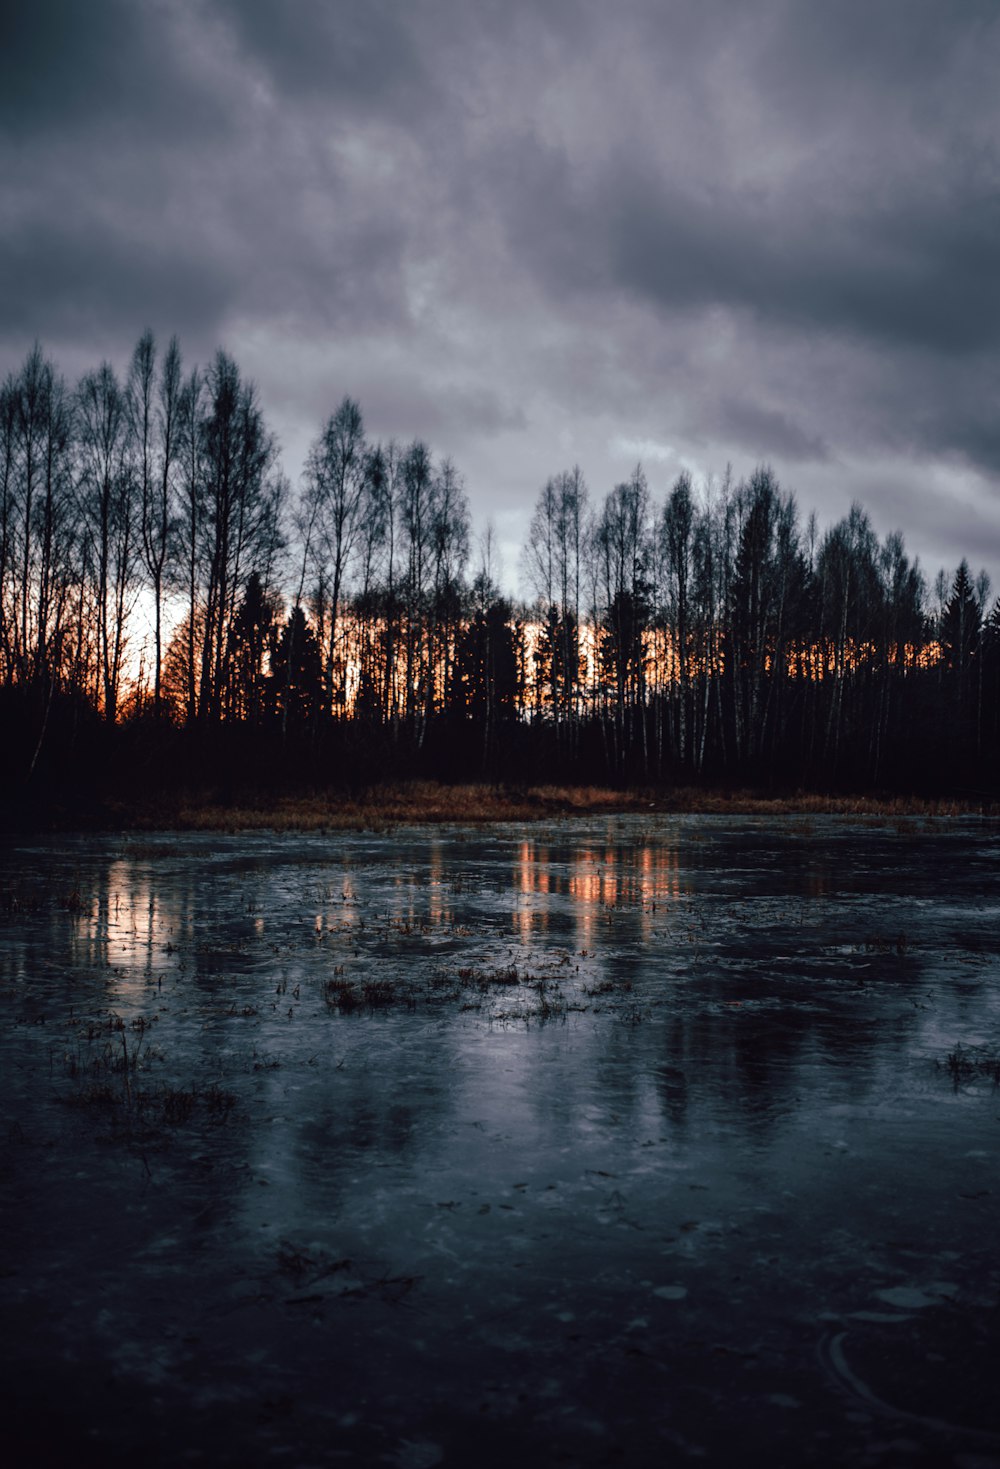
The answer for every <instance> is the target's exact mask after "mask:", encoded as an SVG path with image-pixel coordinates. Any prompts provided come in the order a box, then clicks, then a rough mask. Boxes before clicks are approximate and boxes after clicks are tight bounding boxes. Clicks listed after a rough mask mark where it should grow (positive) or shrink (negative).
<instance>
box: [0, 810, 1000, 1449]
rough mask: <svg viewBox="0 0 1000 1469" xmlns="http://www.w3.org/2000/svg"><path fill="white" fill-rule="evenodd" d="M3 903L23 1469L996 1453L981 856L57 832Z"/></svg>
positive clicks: (16, 1374) (847, 848)
mask: <svg viewBox="0 0 1000 1469" xmlns="http://www.w3.org/2000/svg"><path fill="white" fill-rule="evenodd" d="M0 884H2V886H0V995H2V1000H3V1011H2V1013H3V1024H2V1027H0V1087H2V1099H3V1118H4V1121H3V1128H2V1132H0V1167H2V1173H0V1198H2V1205H3V1208H2V1224H0V1229H2V1247H3V1252H2V1259H0V1275H2V1279H0V1301H2V1303H3V1318H4V1322H5V1327H4V1334H3V1349H2V1350H3V1373H2V1374H0V1376H2V1384H3V1385H2V1389H0V1398H2V1406H3V1415H4V1416H3V1421H4V1424H5V1428H6V1430H7V1437H8V1441H9V1439H10V1436H11V1435H13V1438H14V1440H15V1442H21V1443H23V1446H24V1451H28V1450H29V1449H30V1452H31V1453H32V1454H33V1457H34V1460H35V1461H36V1462H39V1463H41V1462H54V1461H56V1460H57V1459H58V1456H59V1455H65V1457H66V1460H67V1462H78V1463H80V1462H89V1461H90V1460H92V1461H93V1462H100V1463H102V1464H116V1463H119V1462H122V1463H124V1462H125V1461H126V1460H127V1459H128V1460H130V1461H132V1460H134V1459H135V1455H136V1452H137V1451H141V1462H142V1463H143V1464H144V1465H150V1464H156V1463H163V1464H165V1465H166V1464H170V1465H176V1464H178V1463H182V1462H189V1463H197V1462H199V1461H201V1462H204V1463H206V1464H211V1465H217V1464H227V1463H232V1464H234V1465H235V1464H245V1463H257V1462H261V1463H264V1462H267V1463H289V1464H295V1465H302V1466H306V1465H319V1464H352V1463H353V1464H358V1465H367V1464H385V1465H389V1466H396V1469H432V1466H434V1465H437V1464H443V1465H448V1466H465V1465H476V1466H484V1465H485V1466H491V1465H500V1464H503V1465H507V1464H510V1463H512V1462H513V1463H514V1464H518V1463H520V1464H521V1465H525V1466H527V1465H534V1464H546V1465H548V1464H567V1465H576V1464H579V1465H588V1466H589V1465H622V1466H645V1465H650V1466H652V1465H656V1466H662V1465H664V1464H669V1463H673V1462H678V1463H681V1462H686V1461H687V1460H688V1459H693V1460H701V1461H702V1462H705V1461H706V1460H707V1461H708V1462H712V1463H720V1464H725V1463H734V1462H741V1463H757V1462H766V1463H769V1464H774V1465H786V1464H787V1465H793V1464H794V1465H799V1464H848V1463H850V1464H864V1465H890V1464H891V1465H895V1464H927V1465H939V1464H948V1465H954V1466H956V1469H989V1466H1000V1394H998V1393H997V1390H996V1382H997V1363H998V1361H1000V1246H998V1243H997V1242H998V1240H1000V1092H998V1091H997V1080H998V1079H1000V834H998V832H997V829H996V827H995V826H993V825H990V824H987V823H981V822H976V821H973V820H959V819H954V820H941V819H939V820H936V821H906V822H900V823H893V822H891V821H886V822H869V823H852V822H848V821H844V820H842V819H836V818H811V819H805V818H794V817H789V818H785V819H784V820H782V821H780V822H778V821H774V820H768V821H765V820H761V819H755V818H734V819H728V818H724V817H678V818H667V817H659V816H657V817H650V818H648V819H644V818H641V817H635V816H631V817H620V818H612V819H606V818H602V819H600V820H587V819H580V820H572V821H565V822H561V823H558V824H553V825H552V826H550V827H548V828H544V829H543V828H541V827H510V826H500V827H495V828H491V829H486V830H475V831H473V830H467V829H460V828H441V829H436V830H423V829H421V830H417V829H412V828H411V829H407V830H403V831H399V832H396V833H393V834H388V835H370V834H356V835H355V834H346V835H345V834H342V833H335V834H331V835H328V836H322V835H310V836H296V835H280V836H275V835H267V834H253V835H241V836H222V835H220V836H196V837H192V836H166V835H165V836H162V837H152V838H146V837H143V838H141V839H140V838H136V839H133V840H129V839H124V838H112V837H100V838H90V837H88V838H83V837H81V838H66V837H60V838H52V839H44V840H31V841H23V842H17V841H8V842H7V843H6V844H5V846H4V847H3V849H2V850H0ZM81 1455H82V1457H81ZM88 1456H89V1457H88Z"/></svg>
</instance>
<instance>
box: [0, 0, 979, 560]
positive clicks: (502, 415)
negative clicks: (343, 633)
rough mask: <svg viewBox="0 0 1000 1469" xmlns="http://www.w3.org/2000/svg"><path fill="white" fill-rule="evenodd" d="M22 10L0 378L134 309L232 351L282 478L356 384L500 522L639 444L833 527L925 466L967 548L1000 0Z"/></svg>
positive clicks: (4, 152) (96, 333)
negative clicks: (727, 475) (268, 412)
mask: <svg viewBox="0 0 1000 1469" xmlns="http://www.w3.org/2000/svg"><path fill="white" fill-rule="evenodd" d="M8 8H9V9H13V10H14V11H15V12H16V13H15V14H13V16H12V17H10V18H8V20H7V22H6V31H5V37H4V40H5V44H4V47H3V50H2V52H0V171H2V177H3V180H4V182H3V186H2V188H3V199H2V204H3V209H2V211H0V366H3V367H4V369H5V370H6V368H7V367H10V366H13V365H14V364H15V363H16V362H17V361H18V360H19V358H20V357H21V356H22V355H23V353H24V351H25V350H26V348H27V346H29V345H30V342H31V341H32V340H33V339H34V338H35V336H40V337H41V338H42V339H43V342H44V344H45V345H46V346H48V347H49V348H50V349H51V350H52V351H53V352H54V353H55V354H56V356H57V357H64V358H65V360H67V361H69V362H72V363H74V364H75V363H79V362H82V361H85V360H87V354H88V352H89V353H90V354H91V355H92V356H93V358H95V359H96V358H97V357H98V356H100V355H102V354H105V353H108V354H112V355H115V354H117V355H118V356H119V359H120V360H124V358H125V357H126V356H127V353H128V351H129V350H130V347H131V344H132V342H133V341H134V340H135V338H136V336H137V335H138V333H139V331H140V330H141V329H142V328H143V326H144V325H146V323H147V322H149V323H151V324H153V325H154V326H155V327H156V329H157V330H158V331H159V332H160V333H161V335H163V336H166V335H168V334H169V333H170V332H172V331H177V332H179V333H180V335H181V338H182V344H183V345H184V347H185V349H186V351H187V353H188V355H189V356H191V355H194V356H200V357H202V358H204V357H205V356H206V355H207V354H208V353H209V352H210V351H211V350H212V348H213V347H214V346H215V345H216V344H217V343H220V342H221V343H223V344H225V345H228V346H230V347H231V348H232V349H233V350H235V351H236V352H237V355H239V356H241V360H243V359H244V358H245V360H246V363H247V367H248V370H250V371H252V372H253V374H254V375H255V376H256V377H257V378H258V380H259V383H260V387H261V391H262V395H263V398H264V401H265V404H267V403H268V402H270V403H273V404H274V405H275V409H274V411H275V414H276V418H277V422H276V426H277V428H278V430H279V433H280V434H281V436H282V437H283V438H284V439H285V441H286V443H287V444H288V445H290V446H292V452H294V453H295V454H298V453H300V449H301V445H302V444H303V443H305V442H307V441H308V437H309V434H310V432H311V430H310V428H309V420H310V418H313V419H315V421H316V423H317V425H318V421H319V420H320V418H321V417H322V416H323V414H325V413H326V412H328V411H329V409H330V407H331V406H333V404H334V403H335V402H336V401H337V399H339V397H340V396H342V395H343V393H345V392H349V393H352V394H354V395H356V396H359V397H360V398H361V399H362V407H363V408H364V409H365V410H366V414H367V417H368V419H369V422H370V423H371V424H372V425H373V427H376V428H377V431H378V432H380V433H386V434H389V433H395V434H397V435H399V436H400V437H405V436H409V435H412V434H418V433H419V434H422V435H424V436H427V437H430V438H432V440H433V439H435V438H439V439H440V442H439V443H437V444H435V447H436V448H438V449H439V451H440V452H447V453H451V454H453V455H454V456H455V458H456V459H457V460H458V462H459V467H460V468H467V471H468V479H469V487H470V493H471V494H472V496H473V500H474V503H475V504H476V505H477V507H478V509H479V510H480V513H482V514H485V513H486V512H487V511H489V510H492V511H493V512H494V513H499V512H500V511H503V512H504V523H505V524H506V525H508V526H509V525H511V524H513V523H514V521H515V520H516V515H515V511H517V510H518V508H520V512H521V514H522V518H523V521H524V523H525V524H526V523H527V519H528V517H529V515H530V510H531V503H530V502H531V498H532V497H533V494H534V493H535V491H536V490H537V487H538V486H540V485H541V483H543V481H544V479H545V477H546V476H547V475H548V474H550V473H552V472H554V471H555V470H556V469H558V468H560V467H562V461H563V460H567V461H571V460H572V458H573V457H579V456H580V455H581V454H587V455H589V456H590V462H589V463H585V464H584V468H585V470H586V471H587V472H588V476H589V478H590V479H591V482H592V484H593V486H594V489H595V492H597V493H601V492H602V487H603V488H608V487H610V485H611V484H612V483H613V482H614V477H615V476H616V475H619V473H620V468H621V466H620V464H618V463H617V461H616V460H615V457H614V454H613V453H612V452H611V451H609V450H608V449H607V446H608V445H609V444H611V443H612V442H615V441H617V442H619V443H620V442H622V441H630V442H631V441H635V442H644V441H648V442H650V443H654V444H669V445H670V446H672V447H671V451H670V453H671V454H672V455H674V456H675V459H670V456H669V455H668V456H667V457H666V458H664V459H663V460H662V462H658V463H657V465H656V466H655V472H654V466H651V479H653V480H654V487H655V484H656V476H657V475H658V474H659V473H660V471H661V470H662V473H663V474H664V475H668V474H673V473H675V472H676V468H677V467H678V465H679V464H680V463H681V462H683V463H692V464H695V465H697V466H701V467H702V468H703V470H704V472H706V473H707V472H709V471H711V470H719V469H721V468H722V467H723V466H724V464H725V463H726V461H727V460H729V459H732V460H734V462H735V464H736V466H737V471H738V472H739V471H740V469H741V468H743V467H750V465H751V464H752V463H753V462H754V461H755V460H756V459H758V458H767V459H770V460H771V461H773V462H774V463H775V467H776V468H777V469H778V472H779V474H780V475H781V477H782V479H783V480H785V481H786V482H789V483H790V484H791V482H793V481H794V482H796V483H795V487H798V488H799V489H800V499H801V500H802V502H803V503H804V505H805V507H806V508H808V506H809V503H810V502H809V495H810V494H814V495H815V497H816V500H817V503H818V507H819V509H820V512H821V514H822V515H826V516H836V515H837V514H840V513H843V510H844V509H846V506H847V504H849V503H850V499H851V498H853V497H854V496H855V495H858V496H860V498H862V499H864V498H865V495H866V494H870V495H871V496H872V497H873V500H874V504H873V510H876V511H877V510H878V506H879V505H881V506H882V507H883V509H884V511H885V513H886V515H888V514H889V513H890V511H891V512H892V513H893V514H895V511H896V509H898V508H899V501H898V494H897V491H896V489H895V488H894V487H897V486H899V485H904V484H906V483H908V482H912V483H914V484H915V483H917V482H918V481H919V480H921V477H923V478H924V479H925V480H926V482H927V484H933V485H934V492H933V494H931V493H930V492H929V491H928V492H927V493H926V494H925V493H916V492H914V493H913V494H911V495H910V496H909V498H908V500H907V502H906V504H907V506H908V508H909V511H910V512H911V513H912V517H913V524H912V526H911V525H909V524H907V523H906V517H905V515H901V516H900V521H901V523H902V528H903V529H904V531H906V532H907V534H908V536H909V535H910V534H911V532H912V534H913V535H914V537H917V538H919V537H921V536H922V537H924V543H930V542H933V541H935V539H936V540H937V541H939V542H940V543H941V544H942V545H944V544H945V529H946V527H948V526H951V527H952V528H953V529H954V533H955V535H958V534H960V530H961V526H962V525H963V524H966V525H967V526H968V528H969V532H970V535H974V536H975V537H976V538H977V541H978V542H980V543H986V542H988V541H989V536H988V534H987V532H986V531H985V530H984V525H983V523H982V520H983V518H984V517H985V519H986V521H988V519H989V514H990V510H989V504H990V501H989V498H988V492H987V490H986V486H988V484H989V483H990V482H991V477H995V475H996V473H997V472H998V471H1000V437H998V430H997V427H996V424H997V411H996V404H997V402H998V401H1000V273H998V272H997V271H996V269H995V265H994V256H995V252H996V240H997V239H998V238H1000V189H998V184H1000V145H998V139H1000V101H998V98H997V95H996V85H995V81H996V76H997V74H998V72H1000V17H998V16H997V14H996V9H995V5H994V4H993V3H992V0H989V3H987V0H954V3H952V4H950V5H947V6H944V5H941V4H939V3H937V0H882V3H880V4H879V5H878V6H875V7H873V6H871V5H870V4H869V3H867V0H844V3H842V4H838V5H828V6H821V5H815V6H813V5H809V6H806V5H801V4H798V3H793V0H755V3H752V4H747V3H745V0H715V3H705V0H671V3H668V4H663V3H660V0H625V3H623V4H622V5H621V6H618V7H616V8H615V9H614V11H612V10H611V9H609V8H608V7H607V6H606V5H602V4H598V3H596V0H553V3H552V4H549V5H546V6H538V5H537V4H534V3H530V0H504V3H501V0H486V3H483V4H479V5H476V6H464V5H461V4H460V3H458V0H414V3H412V4H407V5H403V4H399V3H394V0H343V3H340V0H338V3H337V4H336V5H330V4H325V3H320V0H287V3H284V4H280V5H279V4H273V3H269V0H169V3H168V0H145V3H139V0H93V3H90V4H87V5H80V4H77V3H75V0H36V3H35V4H33V5H31V6H27V5H24V6H18V7H8ZM602 446H604V447H602ZM288 468H289V469H290V471H291V472H292V474H293V475H294V474H295V473H296V472H297V469H298V464H297V463H295V462H290V463H289V464H288ZM970 476H971V482H974V483H975V485H976V486H978V487H979V488H978V489H977V490H976V492H975V495H973V496H972V498H970V494H971V492H970V491H969V488H968V487H969V483H970ZM942 506H943V507H944V508H943V509H942ZM976 517H980V518H979V519H977V518H976ZM948 545H949V546H950V545H952V541H948Z"/></svg>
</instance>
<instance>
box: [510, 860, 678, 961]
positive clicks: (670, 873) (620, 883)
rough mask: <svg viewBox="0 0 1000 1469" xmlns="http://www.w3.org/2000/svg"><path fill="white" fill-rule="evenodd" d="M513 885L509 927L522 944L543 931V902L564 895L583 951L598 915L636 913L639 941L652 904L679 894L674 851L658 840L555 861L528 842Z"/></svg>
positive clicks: (547, 912) (546, 920)
mask: <svg viewBox="0 0 1000 1469" xmlns="http://www.w3.org/2000/svg"><path fill="white" fill-rule="evenodd" d="M513 886H514V891H515V892H516V893H517V894H518V896H519V899H520V901H519V902H518V904H517V907H516V909H515V911H514V915H513V926H514V928H515V929H516V930H517V932H518V933H519V935H520V937H521V938H522V939H526V938H528V937H530V936H531V935H532V934H534V933H537V932H539V931H541V930H544V929H546V928H548V926H549V915H550V911H551V906H552V905H551V902H546V901H544V900H545V899H550V900H551V899H553V898H557V897H562V896H566V895H568V896H569V897H570V898H572V899H573V900H574V902H573V913H574V916H575V919H576V926H577V936H578V940H579V944H580V946H582V947H584V948H589V947H590V946H591V943H592V940H593V937H594V925H595V923H596V922H597V919H598V917H599V915H600V914H601V912H602V911H606V910H609V909H616V908H620V909H631V910H633V911H637V912H638V913H639V915H640V924H641V929H642V934H643V937H644V938H645V937H648V935H649V933H650V931H651V918H652V915H653V913H654V912H655V911H656V906H657V904H658V903H667V902H670V901H672V900H674V899H678V898H680V897H682V896H683V895H684V892H685V888H684V884H683V883H682V880H681V873H680V849H679V847H678V846H677V845H676V844H670V843H666V842H663V841H656V842H647V843H644V844H642V845H641V846H636V847H622V846H616V845H613V844H611V843H606V844H604V845H602V846H600V847H579V848H575V849H573V850H572V851H571V852H568V853H567V854H566V856H565V858H564V859H562V861H560V859H559V858H558V857H557V856H556V855H554V854H553V852H552V849H551V847H550V846H549V844H548V843H542V842H536V841H534V840H533V839H531V838H528V839H527V840H525V841H523V842H522V843H521V845H520V848H519V850H518V854H517V857H516V859H515V868H514V884H513ZM538 900H541V901H538Z"/></svg>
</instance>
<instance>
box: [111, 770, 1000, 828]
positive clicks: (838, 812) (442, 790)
mask: <svg viewBox="0 0 1000 1469" xmlns="http://www.w3.org/2000/svg"><path fill="white" fill-rule="evenodd" d="M993 810H994V808H993V805H992V803H990V804H988V805H984V804H982V803H974V802H962V801H944V800H920V799H915V798H912V797H906V798H899V797H896V798H892V799H886V798H880V797H877V796H824V795H812V794H807V793H803V792H799V793H795V794H791V795H782V796H774V795H766V794H762V793H760V792H755V791H752V790H735V791H726V790H714V791H713V790H707V791H706V790H698V789H696V788H694V787H675V788H673V789H662V788H660V789H656V788H650V789H644V790H625V791H623V790H613V789H609V788H607V787H601V786H578V787H574V786H551V785H540V786H531V787H528V788H525V789H520V790H519V789H513V788H507V787H499V786H490V785H454V786H451V785H443V784H440V783H439V782H436V781H413V782H410V783H404V784H397V785H386V786H374V787H372V788H371V789H369V790H368V791H365V792H364V793H362V794H359V795H352V796H347V795H339V794H337V793H336V792H332V793H331V792H324V793H316V794H313V795H309V796H290V797H283V796H278V797H274V798H262V799H244V800H237V801H235V802H233V803H232V804H229V803H225V804H223V803H221V802H218V801H216V800H214V799H212V798H211V797H208V798H206V799H204V800H199V799H198V798H197V797H195V796H187V797H181V798H179V799H178V800H177V801H176V802H175V803H169V802H165V801H160V802H157V803H155V804H150V805H138V806H134V807H123V806H117V805H112V806H109V807H107V808H106V809H105V810H104V811H103V813H101V815H100V816H99V817H98V818H97V823H98V824H99V825H102V826H106V827H122V828H130V829H139V830H145V831H150V830H156V829H160V830H163V829H169V830H178V831H251V830H270V831H338V830H340V831H344V830H347V831H379V830H385V829H387V828H391V827H397V826H409V825H438V824H457V825H484V824H489V823H492V822H500V821H515V822H534V821H545V820H551V819H553V818H560V817H569V816H592V815H602V814H608V815H612V814H618V813H622V814H626V813H644V812H645V813H659V814H661V815H662V814H678V815H680V814H696V813H704V814H709V815H728V816H786V815H814V816H824V815H828V816H845V817H849V816H864V817H888V818H898V817H904V816H962V815H973V814H981V815H991V814H993Z"/></svg>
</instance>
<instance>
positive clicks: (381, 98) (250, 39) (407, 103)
mask: <svg viewBox="0 0 1000 1469" xmlns="http://www.w3.org/2000/svg"><path fill="white" fill-rule="evenodd" d="M219 13H220V14H221V15H222V16H223V17H225V18H226V19H227V20H228V22H229V24H230V25H231V27H232V29H233V32H234V33H235V35H236V36H237V37H238V39H239V41H240V43H241V45H242V46H243V48H244V49H245V51H246V53H247V55H249V56H251V57H253V58H254V60H255V61H256V62H257V64H259V65H260V66H261V67H262V68H263V69H264V70H265V71H266V72H267V73H268V75H269V76H270V77H271V78H272V79H273V82H274V84H275V85H276V87H277V88H278V89H279V90H280V91H281V92H282V93H284V94H286V95H289V94H294V95H296V96H299V97H302V96H303V95H304V96H307V97H309V98H310V99H315V98H319V99H321V100H322V101H323V102H324V103H327V104H333V105H338V104H339V105H344V104H348V105H350V106H352V107H354V108H356V109H360V111H361V112H362V114H370V113H371V112H373V111H375V112H380V113H383V114H384V113H385V112H386V110H389V111H392V112H398V113H400V114H402V115H404V116H405V115H409V114H411V113H412V112H413V110H414V109H415V108H420V107H425V106H427V105H428V102H429V101H430V100H431V99H432V98H433V95H434V91H435V83H434V79H433V78H432V76H431V75H430V74H429V73H428V70H427V67H426V66H425V64H424V61H423V59H422V57H421V55H420V53H419V49H418V46H417V43H416V40H415V37H414V35H413V31H412V8H411V7H410V6H405V5H399V4H393V3H391V0H338V3H337V4H336V5H321V4H320V5H318V4H316V3H314V0H284V3H282V4H275V3H274V0H221V4H220V7H219Z"/></svg>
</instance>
